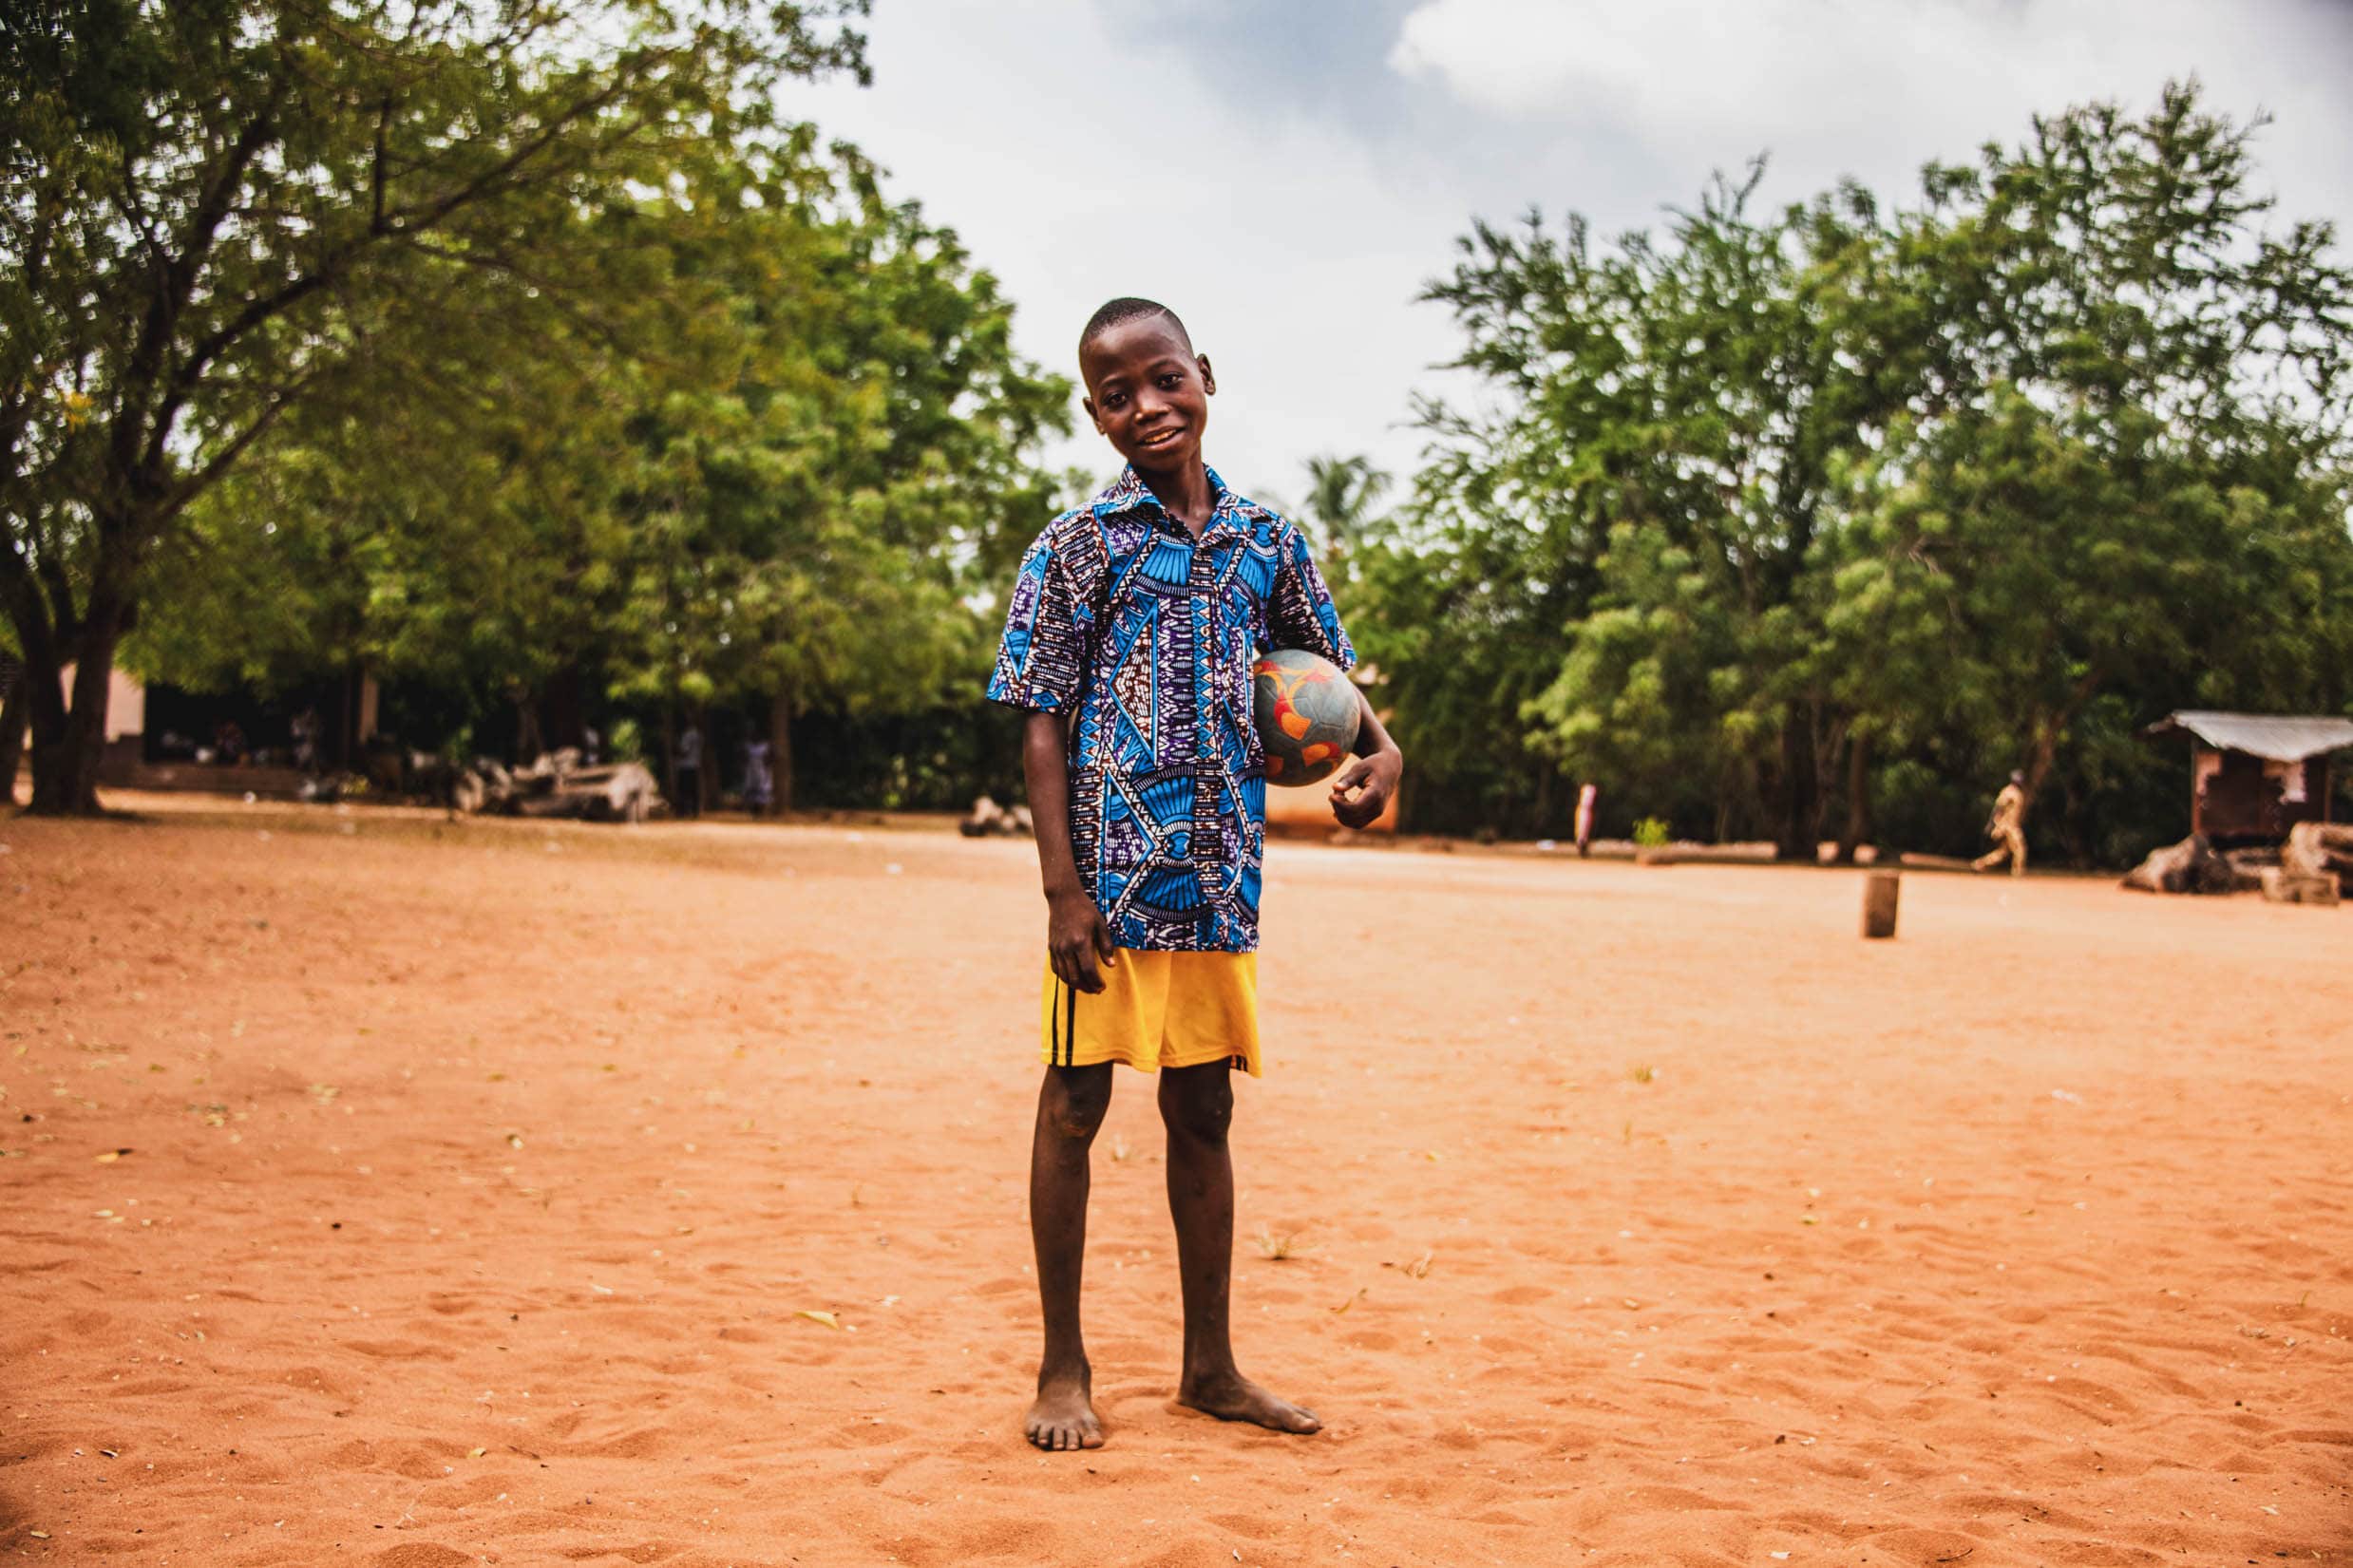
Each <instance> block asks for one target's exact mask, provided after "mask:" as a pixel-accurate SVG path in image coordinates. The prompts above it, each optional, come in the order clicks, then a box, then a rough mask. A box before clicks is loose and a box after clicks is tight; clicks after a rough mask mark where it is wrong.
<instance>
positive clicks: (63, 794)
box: [26, 601, 127, 817]
mask: <svg viewBox="0 0 2353 1568" xmlns="http://www.w3.org/2000/svg"><path fill="white" fill-rule="evenodd" d="M125 619H127V609H126V607H124V606H122V605H118V604H112V603H106V602H104V601H100V602H93V603H92V605H91V606H90V613H89V617H88V619H87V620H85V622H84V623H83V627H82V632H81V634H80V635H79V636H77V637H76V638H74V640H73V643H72V647H71V651H72V653H73V656H74V671H73V698H72V706H71V707H66V705H65V691H64V686H63V682H62V680H61V678H60V672H59V671H56V670H50V671H46V672H44V671H42V670H41V668H40V661H38V660H28V661H27V662H26V675H27V678H28V680H29V681H30V682H31V683H32V804H31V805H30V806H28V808H27V809H28V811H30V812H31V813H32V814H33V815H34V816H37V817H95V816H97V815H98V813H99V809H100V808H99V804H98V765H99V762H100V760H101V759H102V758H103V757H104V755H105V749H106V698H107V694H108V687H109V684H110V682H111V680H112V677H113V675H114V646H115V643H116V642H117V641H118V640H120V638H121V637H122V634H123V622H124V620H125Z"/></svg>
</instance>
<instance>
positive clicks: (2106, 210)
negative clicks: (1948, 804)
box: [1820, 87, 2353, 858]
mask: <svg viewBox="0 0 2353 1568" xmlns="http://www.w3.org/2000/svg"><path fill="white" fill-rule="evenodd" d="M2257 128H2258V127H2257V126H2256V125H2250V124H2240V123H2232V122H2230V121H2229V120H2227V119H2224V118H2221V117H2218V116H2214V115H2211V114H2209V113H2207V112H2205V111H2204V110H2202V109H2201V108H2200V107H2199V106H2198V103H2197V99H2196V95H2195V93H2194V91H2193V90H2192V89H2191V88H2188V87H2173V88H2170V89H2169V90H2168V91H2167V92H2166V93H2165V94H2164V96H2163V98H2162V100H2161V101H2160V103H2159V104H2158V105H2157V107H2156V108H2155V109H2154V111H2153V112H2152V113H2150V114H2148V115H2146V116H2144V117H2142V118H2139V119H2134V118H2131V117H2129V116H2127V115H2125V114H2124V113H2123V112H2122V111H2121V110H2119V109H2117V108H2116V107H2114V106H2110V105H2094V106H2091V107H2087V108H2081V109H2077V110H2073V111H2070V112H2069V113H2067V114H2064V115H2060V116H2057V117H2053V118H2051V119H2048V120H2041V121H2038V122H2037V123H2036V124H2035V126H2034V128H2033V133H2032V135H2031V136H2030V137H2029V138H2027V139H2026V140H2025V141H2024V142H2021V143H2020V144H2019V145H2018V146H2016V147H2014V148H2002V147H1989V148H1987V149H1985V150H1984V152H1983V154H1982V155H1981V157H1980V159H1979V161H1978V162H1977V164H1976V165H1974V166H1971V167H1931V168H1930V169H1929V170H1928V171H1927V174H1926V195H1927V201H1926V204H1925V205H1924V206H1923V207H1922V208H1921V209H1920V210H1919V211H1918V212H1916V213H1914V214H1910V215H1907V216H1906V217H1905V218H1904V219H1903V221H1902V222H1901V224H1900V226H1899V229H1898V231H1897V233H1896V235H1895V236H1893V238H1892V239H1891V241H1890V243H1889V244H1888V247H1887V248H1886V251H1885V259H1884V262H1883V263H1882V264H1881V265H1879V266H1878V267H1877V268H1876V270H1875V271H1874V273H1873V274H1872V277H1871V282H1872V289H1871V294H1870V297H1869V299H1868V300H1864V299H1860V298H1858V300H1857V302H1856V313H1857V314H1858V315H1860V316H1866V317H1868V318H1869V322H1870V331H1871V332H1872V335H1873V336H1874V337H1875V338H1876V340H1877V341H1880V342H1882V343H1885V344H1888V346H1889V349H1890V357H1891V358H1892V357H1895V356H1896V355H1900V354H1902V353H1904V352H1905V351H1907V349H1911V351H1913V352H1914V354H1915V358H1917V357H1918V350H1917V349H1916V348H1913V347H1912V346H1914V345H1918V344H1922V343H1927V344H1932V345H1933V346H1934V351H1935V353H1936V355H1937V356H1938V359H1939V361H1940V363H1938V364H1935V365H1934V366H1931V367H1929V368H1928V370H1927V373H1925V374H1923V375H1921V376H1920V377H1919V385H1918V387H1917V389H1916V390H1915V391H1914V393H1913V395H1912V397H1911V399H1910V401H1909V404H1908V406H1907V410H1906V412H1905V414H1904V415H1903V416H1902V417H1901V418H1900V419H1899V420H1897V421H1896V422H1895V423H1894V424H1893V425H1891V426H1890V427H1889V428H1888V430H1887V431H1886V432H1885V439H1884V440H1882V441H1879V442H1877V443H1875V444H1856V445H1855V447H1854V448H1853V450H1852V452H1851V462H1850V470H1851V473H1852V475H1853V477H1854V479H1855V482H1856V484H1855V489H1854V491H1853V492H1852V494H1851V495H1850V496H1849V497H1848V498H1847V503H1848V506H1849V511H1848V514H1847V515H1848V517H1849V518H1850V525H1849V526H1848V527H1847V528H1846V529H1845V530H1844V531H1843V532H1842V533H1841V534H1840V535H1838V536H1837V537H1834V538H1829V539H1826V541H1825V545H1824V548H1823V550H1822V552H1821V555H1820V566H1821V570H1822V571H1823V573H1824V574H1825V575H1826V576H1828V577H1829V579H1830V587H1829V595H1828V597H1827V598H1826V600H1825V604H1826V608H1827V612H1828V625H1827V628H1826V631H1827V633H1828V637H1829V645H1830V647H1831V649H1833V650H1834V652H1833V653H1832V655H1831V666H1832V668H1833V669H1834V670H1836V671H1839V672H1840V674H1839V677H1838V680H1837V685H1838V688H1839V690H1841V692H1842V694H1843V696H1844V698H1845V699H1846V701H1848V702H1849V703H1850V705H1851V706H1852V707H1853V708H1854V710H1855V711H1856V712H1857V713H1858V715H1860V716H1862V718H1861V722H1864V723H1867V724H1869V726H1871V727H1874V728H1876V729H1877V730H1879V731H1880V732H1883V733H1887V734H1889V735H1892V736H1898V737H1909V738H1911V739H1912V740H1913V742H1914V744H1916V745H1918V746H1923V747H1934V748H1935V749H1937V750H1938V751H1939V752H1940V754H1941V756H1942V759H1943V762H1944V765H1945V770H1946V771H1947V772H1948V773H1955V774H1958V775H1959V776H1962V777H1964V778H1969V779H1971V780H1972V782H1973V784H1974V790H1975V792H1976V793H1979V794H1981V795H1983V794H1990V793H1991V790H1992V788H1993V786H1994V785H1995V784H1996V783H1997V782H1998V781H1999V780H2000V778H2001V777H2002V774H2004V773H2006V772H2007V771H2009V770H2010V769H2012V768H2013V767H2015V768H2018V769H2020V770H2021V771H2022V772H2024V774H2025V775H2026V784H2025V787H2026V790H2027V794H2028V796H2029V798H2030V799H2032V798H2033V797H2034V796H2036V795H2037V794H2039V793H2040V791H2041V790H2042V788H2043V786H2044V784H2046V782H2048V781H2051V780H2053V779H2055V778H2056V779H2057V780H2058V781H2059V783H2060V784H2061V785H2062V794H2063V796H2064V798H2065V801H2066V803H2067V807H2068V809H2067V816H2068V819H2069V820H2068V821H2067V822H2066V824H2065V832H2066V837H2067V838H2068V840H2069V841H2070V847H2071V849H2072V850H2073V851H2074V852H2075V853H2076V854H2077V855H2078V857H2079V858H2089V857H2090V856H2091V855H2092V854H2093V853H2094V852H2095V845H2094V843H2093V839H2094V838H2095V834H2094V833H2093V831H2092V829H2091V824H2090V822H2089V819H2088V816H2087V811H2086V808H2087V805H2088V803H2089V801H2090V800H2092V799H2094V798H2096V797H2097V794H2098V793H2099V789H2100V785H2101V776H2102V775H2108V774H2113V773H2115V772H2116V771H2117V768H2118V765H2119V763H2120V762H2122V764H2123V771H2124V772H2126V773H2128V774H2130V773H2132V772H2134V771H2135V769H2134V768H2133V767H2132V766H2131V765H2130V763H2129V762H2128V761H2124V759H2127V758H2129V757H2130V756H2131V755H2132V754H2131V753H2130V752H2127V751H2124V750H2122V749H2120V747H2119V746H2118V745H2117V744H2116V743H2117V742H2118V741H2120V740H2122V739H2123V738H2124V737H2126V736H2129V735H2130V733H2131V732H2132V730H2133V729H2135V728H2136V727H2138V725H2140V724H2145V723H2146V722H2148V720H2150V719H2153V718H2154V717H2156V716H2158V715H2159V714H2161V713H2162V712H2164V711H2165V710H2166V709H2167V708H2173V707H2175V706H2180V705H2182V704H2184V703H2187V702H2192V701H2205V702H2211V703H2215V704H2225V703H2228V702H2230V701H2234V700H2237V701H2262V702H2265V703H2268V704H2269V705H2273V706H2284V707H2289V708H2311V707H2321V708H2327V707H2333V706H2338V705H2341V704H2342V703H2343V702H2344V695H2345V693H2344V685H2343V681H2342V678H2341V677H2338V676H2336V675H2335V674H2334V671H2337V670H2339V669H2341V668H2342V667H2343V665H2344V651H2345V650H2346V649H2348V648H2353V641H2348V640H2346V633H2347V630H2348V619H2347V617H2348V615H2353V598H2349V597H2348V596H2347V586H2348V583H2349V582H2353V576H2348V574H2349V573H2353V545H2349V544H2348V537H2347V533H2346V517H2347V513H2346V507H2345V474H2346V472H2347V462H2348V458H2353V446H2349V445H2348V442H2347V418H2348V414H2353V401H2348V400H2353V375H2349V374H2348V371H2353V274H2348V273H2347V272H2346V271H2345V270H2344V269H2343V268H2341V267H2339V266H2337V265H2336V264H2334V263H2332V262H2331V261H2329V260H2328V259H2327V257H2326V251H2327V249H2328V244H2329V235H2328V232H2327V230H2326V228H2325V226H2324V225H2317V224H2309V223H2305V224H2294V225H2289V226H2287V227H2286V228H2285V229H2275V228H2274V227H2272V226H2271V225H2269V224H2268V222H2267V217H2268V213H2269V212H2270V210H2271V201H2270V199H2269V198H2268V197H2264V196H2262V195H2260V194H2259V193H2257V192H2256V191H2255V190H2254V189H2253V179H2254V169H2253V162H2252V155H2251V147H2250V142H2251V139H2252V137H2253V135H2254V133H2255V131H2256V129H2257ZM1890 320H1901V321H1906V322H1907V323H1908V325H1907V326H1906V327H1905V328H1904V329H1903V330H1902V331H1889V330H1888V327H1887V325H1886V324H1887V323H1888V321H1890ZM1923 326H1926V327H1928V328H1930V329H1932V331H1925V332H1924V331H1922V330H1921V329H1922V327H1923ZM2258 693H2260V694H2261V695H2260V697H2258V695H2257V694H2258ZM2110 699H2117V700H2113V701H2112V700H2110ZM2095 715H2097V716H2098V717H2099V718H2100V725H2099V726H2098V727H2097V728H2096V729H2095V730H2094V731H2093V732H2090V733H2078V727H2079V726H2080V725H2081V724H2082V723H2083V722H2084V721H2085V720H2086V718H2087V717H2089V716H2095ZM2071 738H2072V739H2076V740H2078V741H2079V742H2080V743H2081V744H2080V745H2079V746H2077V747H2076V748H2075V755H2074V756H2073V757H2071V756H2070V753H2069V749H2068V743H2069V742H2070V740H2071ZM1858 787H1860V785H1859V784H1858Z"/></svg>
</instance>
